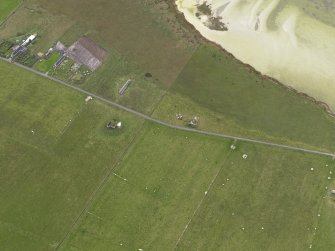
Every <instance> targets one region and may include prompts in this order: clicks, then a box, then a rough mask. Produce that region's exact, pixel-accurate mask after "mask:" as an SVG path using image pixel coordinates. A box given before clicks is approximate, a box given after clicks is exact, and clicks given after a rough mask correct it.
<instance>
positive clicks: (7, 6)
mask: <svg viewBox="0 0 335 251" xmlns="http://www.w3.org/2000/svg"><path fill="white" fill-rule="evenodd" d="M21 1H22V0H1V2H0V24H1V23H2V22H3V21H4V19H6V17H7V16H8V15H9V14H11V12H12V11H14V9H15V8H16V7H17V6H18V5H19V4H20V3H21Z"/></svg>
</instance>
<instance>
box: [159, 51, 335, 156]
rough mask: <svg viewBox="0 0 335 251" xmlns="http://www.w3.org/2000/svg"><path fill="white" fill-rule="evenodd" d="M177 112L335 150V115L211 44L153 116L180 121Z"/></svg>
mask: <svg viewBox="0 0 335 251" xmlns="http://www.w3.org/2000/svg"><path fill="white" fill-rule="evenodd" d="M178 112H181V113H183V114H184V115H187V116H189V117H190V116H200V128H202V129H210V130H217V131H224V132H227V133H228V132H229V133H233V134H239V135H245V136H248V135H249V136H251V137H270V138H271V137H272V139H273V140H276V141H284V142H285V141H286V142H290V143H291V144H297V143H298V144H306V145H310V146H315V147H320V148H323V149H328V150H331V151H334V150H335V148H334V144H333V142H334V140H335V135H334V133H333V130H334V128H335V119H334V118H333V117H331V116H329V115H327V114H326V113H325V112H324V111H323V110H322V109H321V108H320V107H319V106H318V105H315V104H314V103H313V102H311V101H308V100H307V99H305V98H304V97H302V96H298V95H297V94H295V93H293V92H290V91H287V89H286V88H285V87H284V86H280V85H278V84H275V83H274V82H273V81H271V80H269V79H268V78H263V77H261V76H259V75H257V74H255V73H254V72H253V71H252V70H251V69H250V68H248V67H246V66H244V65H242V64H240V63H239V62H238V61H237V60H235V59H233V58H232V57H231V56H228V55H226V54H225V53H223V52H221V51H220V50H219V49H217V48H215V47H212V46H202V47H200V48H199V49H198V50H197V51H196V52H195V53H194V55H193V56H192V58H191V60H190V61H189V62H188V64H187V65H186V66H185V68H184V69H183V71H182V72H181V74H180V75H179V77H178V79H177V80H176V82H175V83H174V85H173V86H172V88H171V89H170V94H169V95H167V96H166V97H165V98H164V99H163V101H162V102H161V103H160V105H159V106H158V108H157V109H156V110H155V116H157V117H161V118H163V119H165V120H168V121H171V122H174V123H176V118H175V114H176V113H178ZM201 121H203V124H201V123H202V122H201Z"/></svg>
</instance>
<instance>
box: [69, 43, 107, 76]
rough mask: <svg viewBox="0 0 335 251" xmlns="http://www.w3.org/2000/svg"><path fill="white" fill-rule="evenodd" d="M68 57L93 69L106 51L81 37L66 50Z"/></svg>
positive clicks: (103, 57)
mask: <svg viewBox="0 0 335 251" xmlns="http://www.w3.org/2000/svg"><path fill="white" fill-rule="evenodd" d="M66 54H67V56H68V57H70V58H71V59H72V60H74V61H76V62H77V63H79V64H83V65H85V66H87V67H88V68H89V69H90V70H92V71H95V70H96V69H97V68H98V67H99V66H100V65H101V64H102V62H103V60H104V59H105V58H106V56H107V52H106V51H105V50H104V49H102V48H101V47H99V46H98V45H97V44H96V43H94V42H93V41H92V40H91V39H89V38H87V37H82V38H80V39H79V40H78V41H76V42H75V43H74V44H72V45H71V46H70V47H69V48H68V50H67V51H66Z"/></svg>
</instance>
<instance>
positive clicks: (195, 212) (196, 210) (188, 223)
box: [173, 150, 233, 250]
mask: <svg viewBox="0 0 335 251" xmlns="http://www.w3.org/2000/svg"><path fill="white" fill-rule="evenodd" d="M232 151H233V150H230V151H229V152H228V154H227V156H225V159H224V160H223V162H222V164H221V167H220V168H219V170H218V171H217V173H216V174H215V175H214V177H213V179H212V180H211V182H210V183H209V185H208V187H207V190H206V191H205V194H204V196H202V199H201V200H200V202H199V203H198V206H197V207H196V208H195V210H194V212H193V214H192V216H191V218H190V219H189V221H188V222H187V224H186V225H185V227H184V229H183V231H182V232H181V234H180V235H179V238H178V240H177V242H176V245H175V246H174V249H173V250H176V249H177V247H178V245H179V243H180V241H181V240H182V238H183V237H184V234H185V233H186V231H187V229H188V226H189V225H190V224H191V222H192V220H193V219H194V217H195V216H196V215H197V213H198V211H199V209H200V208H201V206H202V204H203V203H204V201H205V199H206V197H207V195H208V193H209V192H210V190H211V188H212V186H213V184H214V182H215V181H216V179H217V177H218V176H219V174H220V173H221V171H222V169H223V167H224V165H225V163H226V161H227V159H228V157H229V156H230V154H231V153H232Z"/></svg>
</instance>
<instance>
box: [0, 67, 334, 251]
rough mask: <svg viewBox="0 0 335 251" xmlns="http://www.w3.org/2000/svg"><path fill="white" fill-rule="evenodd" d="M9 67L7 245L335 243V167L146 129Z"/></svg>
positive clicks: (4, 160) (5, 92)
mask: <svg viewBox="0 0 335 251" xmlns="http://www.w3.org/2000/svg"><path fill="white" fill-rule="evenodd" d="M0 66H1V67H0V75H1V76H5V77H3V79H4V80H3V81H1V86H0V87H1V90H2V92H1V93H0V104H1V109H0V115H1V117H2V118H3V119H2V120H1V122H0V132H1V137H0V153H1V154H0V180H1V185H0V191H1V193H0V200H1V201H2V202H3V203H2V204H1V205H2V206H1V207H0V223H1V224H0V233H1V235H0V249H2V250H23V249H24V250H28V251H29V250H34V251H36V250H54V249H55V248H57V247H60V249H61V250H110V249H112V250H138V249H143V250H151V249H153V250H174V248H175V247H177V249H180V250H189V249H191V250H193V249H199V250H213V248H214V249H220V248H221V249H223V250H234V249H235V248H236V249H237V250H239V249H242V250H243V249H246V248H247V247H250V246H251V247H253V248H255V249H256V250H257V249H258V250H259V249H262V248H265V249H266V248H267V247H269V248H272V249H271V250H279V249H278V248H279V247H281V246H282V245H283V244H282V242H283V241H285V247H287V248H288V249H290V250H292V249H293V250H306V247H308V246H309V245H310V244H311V243H313V245H314V244H315V245H316V246H319V247H329V245H330V244H329V243H331V238H332V236H333V235H334V227H333V225H331V224H329V222H330V221H328V220H332V219H333V217H334V214H333V211H332V210H334V208H333V207H334V206H333V204H331V203H333V202H332V200H330V199H329V198H328V197H325V198H323V197H324V196H326V195H328V194H329V189H331V188H332V185H334V184H331V182H332V180H328V179H327V177H328V176H331V177H332V175H330V174H329V172H330V171H333V172H334V165H335V164H334V160H331V159H330V158H328V157H319V156H315V155H308V154H302V153H297V152H292V151H287V150H281V149H276V148H268V147H263V146H256V145H252V144H244V143H243V144H242V143H239V142H235V143H233V142H231V141H226V140H222V139H216V138H214V137H205V136H200V135H195V134H191V133H185V132H180V131H177V130H173V129H168V128H164V127H161V126H156V125H153V124H150V123H145V124H144V125H143V121H142V120H141V119H137V118H134V117H133V116H131V115H129V114H126V113H123V112H120V111H118V110H115V109H113V108H111V107H109V106H106V105H104V104H102V103H100V102H97V101H94V100H93V101H92V102H91V103H89V104H85V102H84V98H85V96H83V95H81V94H78V93H75V92H73V91H71V90H69V89H66V88H63V87H60V86H57V85H56V84H55V83H52V82H50V81H46V80H44V79H42V78H40V77H37V76H35V75H33V74H31V73H28V72H25V71H24V70H22V69H19V68H16V67H15V66H13V65H11V64H7V63H2V62H1V63H0ZM113 118H116V119H120V120H122V122H123V125H124V126H123V129H122V130H121V131H108V130H107V129H106V128H105V124H106V122H108V120H110V119H113ZM231 144H235V145H236V147H237V148H236V150H231V149H230V145H231ZM243 154H248V158H247V159H246V160H244V159H243V158H242V155H243ZM311 168H313V171H312V170H311ZM105 181H106V182H105ZM223 184H224V185H223ZM325 187H327V189H325ZM327 203H328V204H327ZM318 213H320V217H318ZM232 214H234V215H232ZM186 225H187V226H188V228H187V229H186V231H185V232H184V229H185V226H186ZM261 227H264V229H261ZM315 227H317V229H315ZM243 228H244V229H243ZM313 229H314V230H316V231H314V230H313ZM314 233H315V234H314ZM65 237H68V238H65ZM313 237H314V238H313ZM222 239H224V240H226V241H225V242H222ZM63 240H64V242H63ZM207 240H210V242H209V241H207ZM279 243H281V245H279ZM61 244H62V245H61ZM177 244H178V245H177ZM276 248H277V249H276Z"/></svg>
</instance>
